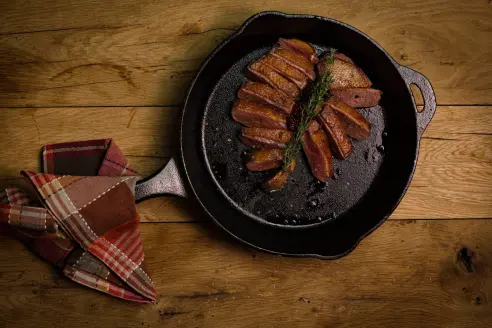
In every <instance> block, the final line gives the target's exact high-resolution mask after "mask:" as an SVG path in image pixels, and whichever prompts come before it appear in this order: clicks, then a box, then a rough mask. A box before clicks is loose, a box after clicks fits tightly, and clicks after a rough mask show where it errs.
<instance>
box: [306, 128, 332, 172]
mask: <svg viewBox="0 0 492 328" xmlns="http://www.w3.org/2000/svg"><path fill="white" fill-rule="evenodd" d="M302 149H303V150H304V153H305V154H306V157H307V159H308V162H309V167H310V168H311V172H312V173H313V175H314V177H315V178H316V179H318V180H320V181H327V180H328V179H329V178H330V177H331V176H332V175H333V157H332V156H331V151H330V144H329V142H328V137H327V136H326V133H325V131H323V130H322V129H319V125H318V123H316V122H315V121H313V122H312V123H311V125H310V126H309V129H308V131H306V132H305V133H304V135H303V136H302Z"/></svg>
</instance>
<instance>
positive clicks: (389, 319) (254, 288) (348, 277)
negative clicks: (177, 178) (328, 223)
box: [0, 220, 492, 328]
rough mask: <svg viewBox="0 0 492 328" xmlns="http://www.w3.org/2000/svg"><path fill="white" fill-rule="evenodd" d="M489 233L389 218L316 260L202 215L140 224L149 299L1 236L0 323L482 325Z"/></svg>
mask: <svg viewBox="0 0 492 328" xmlns="http://www.w3.org/2000/svg"><path fill="white" fill-rule="evenodd" d="M491 234H492V221H491V220H469V221H447V220H444V221H412V220H410V221H400V222H387V223H385V224H384V225H383V226H382V227H381V228H379V229H378V230H377V231H376V232H374V233H373V234H371V235H370V236H369V237H368V238H366V239H365V240H363V241H362V243H361V244H360V245H359V246H358V247H357V248H356V249H355V251H354V252H353V253H351V254H349V255H348V256H347V257H344V258H342V259H340V260H337V261H322V260H315V259H296V260H293V259H290V258H283V257H278V256H273V255H269V254H265V253H261V252H257V251H255V250H252V249H249V248H246V247H243V246H242V245H240V244H239V243H238V242H236V241H234V240H231V239H230V238H228V237H226V234H225V233H223V232H222V231H218V230H217V229H216V228H214V226H213V225H211V224H200V225H197V224H143V225H142V239H143V242H144V247H145V251H146V261H147V263H148V266H149V272H150V274H151V277H152V279H153V280H154V281H155V283H156V286H157V295H158V299H157V302H158V303H157V304H155V305H137V304H133V303H129V302H124V301H117V300H115V299H113V298H111V297H109V296H107V295H104V294H102V293H98V292H96V291H93V290H89V289H87V288H85V287H82V286H79V285H77V284H75V283H73V282H71V281H69V280H68V279H65V278H62V277H60V275H61V274H60V273H59V272H58V271H56V270H55V269H54V268H52V267H50V266H49V265H48V264H46V263H43V262H42V261H41V260H39V259H37V258H36V257H35V256H34V255H32V254H31V253H30V252H28V251H27V250H25V249H24V247H23V246H22V245H21V244H20V243H18V242H17V241H13V240H9V239H5V238H2V239H0V258H1V259H2V266H1V267H0V286H1V287H0V326H4V327H25V328H27V327H39V326H40V325H42V324H43V323H46V322H53V323H54V322H57V323H61V322H65V323H67V324H68V325H70V327H101V326H112V327H157V326H162V325H165V326H169V327H186V328H189V327H217V328H220V327H245V328H246V327H248V328H249V327H251V328H252V327H299V328H302V327H340V328H341V327H354V324H355V323H357V327H367V328H369V327H406V328H412V327H429V328H431V327H436V328H437V327H438V328H441V327H448V328H451V327H456V328H465V327H470V328H482V327H483V328H486V327H490V322H491V320H492V300H491V299H490V297H492V267H491V266H490V263H491V261H492V247H491V244H490V235H491ZM463 249H465V252H469V254H470V255H471V258H470V259H467V258H466V257H463V256H459V254H460V250H463Z"/></svg>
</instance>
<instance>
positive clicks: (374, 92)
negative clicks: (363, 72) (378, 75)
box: [331, 88, 382, 108]
mask: <svg viewBox="0 0 492 328" xmlns="http://www.w3.org/2000/svg"><path fill="white" fill-rule="evenodd" d="M381 93H382V92H381V91H379V90H378V89H373V88H349V89H340V90H331V94H332V95H333V96H335V97H336V98H338V99H340V100H341V101H343V102H344V103H346V104H347V105H349V106H352V107H355V108H360V107H372V106H376V105H377V104H378V103H379V100H381Z"/></svg>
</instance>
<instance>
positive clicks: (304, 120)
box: [282, 49, 335, 170]
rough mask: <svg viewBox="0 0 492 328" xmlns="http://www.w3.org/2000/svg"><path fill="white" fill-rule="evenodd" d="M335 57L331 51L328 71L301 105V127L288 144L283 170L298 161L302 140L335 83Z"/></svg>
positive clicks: (326, 63) (299, 126)
mask: <svg viewBox="0 0 492 328" xmlns="http://www.w3.org/2000/svg"><path fill="white" fill-rule="evenodd" d="M334 55H335V49H330V52H329V53H328V56H326V57H325V59H324V60H325V65H326V71H325V74H324V75H323V76H320V77H319V78H318V79H317V80H316V82H314V84H313V86H312V88H311V93H310V95H309V99H308V101H307V102H306V103H304V104H302V105H301V108H300V112H301V115H300V116H301V118H300V120H299V125H298V126H297V130H296V132H295V134H294V138H292V139H291V141H290V142H289V143H288V144H287V147H286V148H285V155H284V161H283V166H282V168H283V169H284V170H286V169H287V168H288V167H289V165H290V163H291V162H292V161H293V160H295V159H296V157H297V154H298V153H299V151H300V150H301V147H302V144H301V139H302V136H303V135H304V133H305V132H306V131H307V129H308V128H309V124H310V123H311V121H312V120H313V119H314V118H315V117H316V115H318V113H319V111H320V110H321V108H322V105H323V101H324V98H325V95H326V93H327V92H328V90H329V89H330V86H331V84H332V83H333V78H332V75H331V66H332V65H333V61H334Z"/></svg>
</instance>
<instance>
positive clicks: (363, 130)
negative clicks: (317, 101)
mask: <svg viewBox="0 0 492 328" xmlns="http://www.w3.org/2000/svg"><path fill="white" fill-rule="evenodd" d="M325 104H326V105H328V106H330V107H331V109H333V111H334V112H335V113H336V114H337V115H338V118H339V119H340V121H342V124H343V127H344V128H345V132H347V134H348V135H349V136H351V137H352V138H354V139H357V140H363V139H367V138H369V136H370V135H371V123H369V121H367V120H366V119H365V117H364V116H362V114H361V113H359V112H358V111H356V110H355V109H354V108H353V107H351V106H349V105H347V104H346V103H344V102H341V101H339V100H336V99H334V98H330V99H328V100H327V101H326V102H325Z"/></svg>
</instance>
